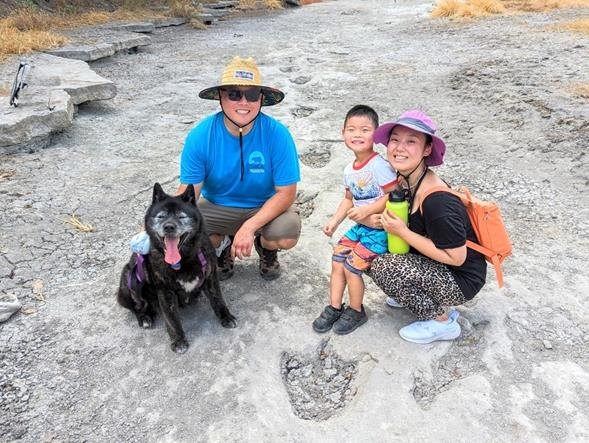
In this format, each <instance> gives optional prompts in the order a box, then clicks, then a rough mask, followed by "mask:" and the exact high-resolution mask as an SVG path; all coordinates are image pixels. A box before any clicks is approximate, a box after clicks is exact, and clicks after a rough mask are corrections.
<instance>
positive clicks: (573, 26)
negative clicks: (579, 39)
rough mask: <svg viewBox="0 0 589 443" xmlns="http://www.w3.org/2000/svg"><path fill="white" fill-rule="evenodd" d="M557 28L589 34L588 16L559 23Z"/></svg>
mask: <svg viewBox="0 0 589 443" xmlns="http://www.w3.org/2000/svg"><path fill="white" fill-rule="evenodd" d="M558 28H559V29H564V30H566V31H573V32H579V33H581V34H589V17H585V18H580V19H577V20H573V21H570V22H564V23H560V24H559V25H558Z"/></svg>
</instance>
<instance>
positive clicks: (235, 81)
mask: <svg viewBox="0 0 589 443" xmlns="http://www.w3.org/2000/svg"><path fill="white" fill-rule="evenodd" d="M199 97H201V98H204V99H208V100H218V101H219V103H220V105H221V111H220V112H218V113H216V114H213V115H210V116H208V117H206V118H205V119H204V120H202V121H201V122H200V123H199V124H198V125H197V126H196V127H195V128H194V129H192V130H191V131H190V133H189V134H188V136H187V138H186V142H185V144H184V149H183V151H182V155H181V159H180V183H181V184H180V186H179V188H178V194H180V193H182V192H183V191H184V190H185V189H186V187H187V186H191V185H192V186H194V190H195V193H196V196H197V198H198V197H199V196H200V200H199V201H198V207H199V209H200V211H201V213H202V214H203V216H204V219H205V223H206V226H207V230H208V232H209V235H210V237H211V240H212V242H213V245H214V246H215V247H216V248H220V247H222V245H223V244H227V243H229V239H231V243H230V245H228V246H226V247H225V248H224V249H223V252H222V253H221V255H220V257H219V259H218V262H219V263H218V264H219V271H220V272H219V275H220V279H221V280H225V279H227V278H229V277H231V276H232V275H233V259H234V258H235V257H237V258H239V259H243V258H245V257H248V256H250V255H251V253H252V249H253V248H255V249H256V251H257V253H258V254H259V256H260V265H259V269H260V275H261V276H262V277H263V278H264V279H266V280H273V279H275V278H276V277H278V276H279V275H280V264H279V263H278V258H277V252H278V250H279V249H290V248H292V247H294V246H295V245H296V243H297V241H298V238H299V235H300V230H301V220H300V217H299V215H298V214H297V213H296V212H295V210H294V208H293V204H294V201H295V198H296V192H297V183H298V182H299V181H300V168H299V160H298V155H297V151H296V146H295V144H294V141H293V138H292V136H291V135H290V132H289V131H288V129H287V128H286V126H284V125H283V124H282V123H280V122H279V121H277V120H275V119H274V118H272V117H270V116H268V115H266V114H264V113H262V112H261V107H262V106H272V105H275V104H277V103H279V102H281V101H282V99H283V98H284V93H282V92H281V91H279V90H278V89H275V88H271V87H268V86H264V85H263V84H262V80H261V76H260V72H259V69H258V67H257V66H256V63H255V61H254V60H253V59H251V58H248V59H243V58H241V57H235V58H234V59H233V60H232V61H231V62H230V63H229V65H228V66H227V67H226V68H225V70H224V71H223V76H222V78H221V81H220V83H219V85H217V86H213V87H210V88H207V89H204V90H202V91H201V92H200V93H199Z"/></svg>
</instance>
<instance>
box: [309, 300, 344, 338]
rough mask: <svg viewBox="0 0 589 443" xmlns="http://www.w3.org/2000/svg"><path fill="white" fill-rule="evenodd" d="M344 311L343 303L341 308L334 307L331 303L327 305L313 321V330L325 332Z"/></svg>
mask: <svg viewBox="0 0 589 443" xmlns="http://www.w3.org/2000/svg"><path fill="white" fill-rule="evenodd" d="M343 312H344V305H342V307H341V308H339V309H335V308H334V307H333V306H331V305H327V306H326V307H325V309H323V312H322V313H321V315H320V316H319V317H317V318H316V319H315V320H314V321H313V330H314V331H315V332H327V331H329V330H330V329H331V327H332V326H333V324H334V323H335V322H336V321H337V319H338V318H340V316H341V315H342V313H343Z"/></svg>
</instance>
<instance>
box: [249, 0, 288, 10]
mask: <svg viewBox="0 0 589 443" xmlns="http://www.w3.org/2000/svg"><path fill="white" fill-rule="evenodd" d="M238 7H239V8H240V9H259V8H266V9H282V8H283V6H282V1H281V0H239V6H238Z"/></svg>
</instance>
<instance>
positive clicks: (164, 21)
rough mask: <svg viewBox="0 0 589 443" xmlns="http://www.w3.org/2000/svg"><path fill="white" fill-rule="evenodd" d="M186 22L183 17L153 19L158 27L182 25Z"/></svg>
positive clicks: (154, 24)
mask: <svg viewBox="0 0 589 443" xmlns="http://www.w3.org/2000/svg"><path fill="white" fill-rule="evenodd" d="M185 23H186V19H185V18H183V17H166V18H156V19H153V26H154V27H156V28H165V27H167V26H180V25H183V24H185Z"/></svg>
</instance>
